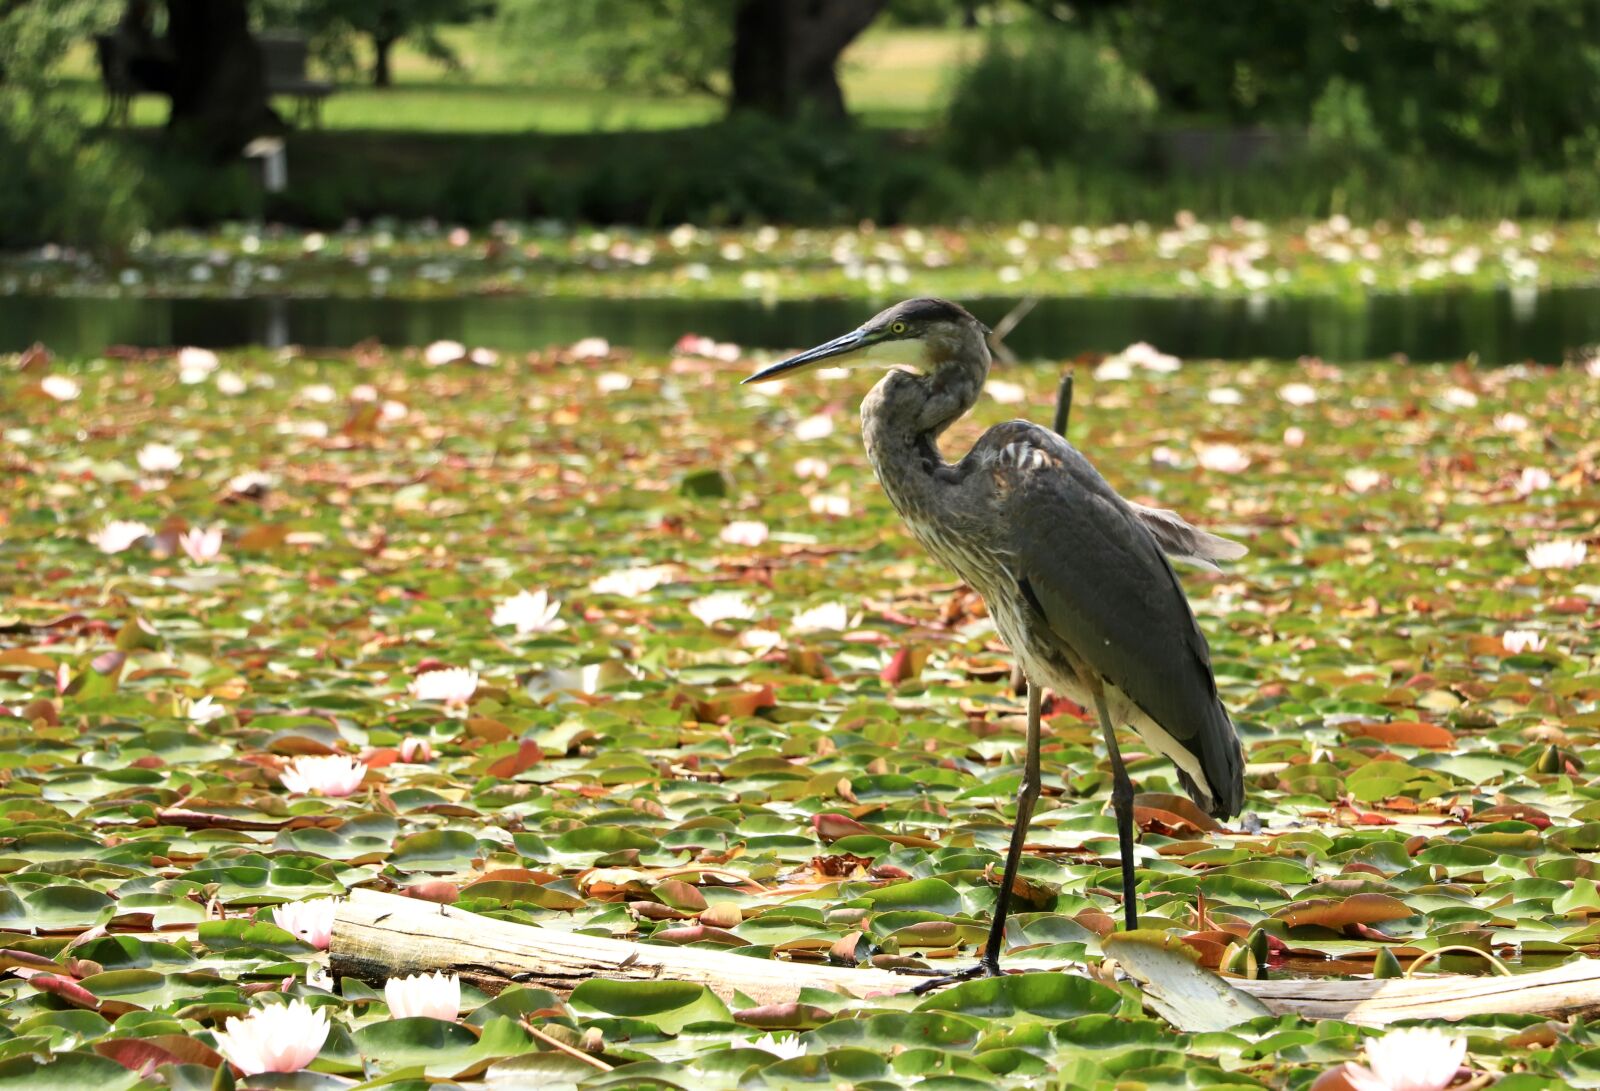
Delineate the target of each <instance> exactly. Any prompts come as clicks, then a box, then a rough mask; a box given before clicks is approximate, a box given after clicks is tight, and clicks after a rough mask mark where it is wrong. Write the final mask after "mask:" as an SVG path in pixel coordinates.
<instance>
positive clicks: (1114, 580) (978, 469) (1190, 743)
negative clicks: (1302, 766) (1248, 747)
mask: <svg viewBox="0 0 1600 1091" xmlns="http://www.w3.org/2000/svg"><path fill="white" fill-rule="evenodd" d="M925 383H926V380H925V379H924V378H922V377H919V376H916V375H913V374H911V373H910V372H905V371H891V372H890V373H889V374H888V375H887V376H885V377H884V378H883V380H882V381H881V382H879V383H878V385H877V386H875V387H874V388H873V389H872V392H871V393H869V394H868V395H867V397H866V399H865V400H863V401H862V403H861V419H862V437H863V439H864V440H865V442H866V448H867V457H868V458H869V459H870V460H871V462H872V467H873V471H874V472H875V473H876V474H877V477H878V480H879V482H880V483H881V484H882V485H883V490H884V492H885V493H886V494H887V495H888V497H889V500H890V502H891V503H893V504H894V506H895V510H897V511H898V512H899V513H900V515H901V517H902V518H904V519H905V521H906V525H907V526H908V527H909V528H910V530H911V533H912V535H913V536H915V537H916V539H917V541H918V542H919V543H921V545H922V547H923V548H924V549H926V550H927V551H928V552H929V553H930V554H931V555H932V556H933V558H934V559H935V560H937V561H939V562H940V563H941V564H943V565H945V566H946V567H947V568H950V569H951V570H953V571H954V572H955V573H956V574H957V575H958V576H960V577H961V578H962V580H964V581H965V582H966V583H967V584H968V585H969V586H970V587H972V589H973V590H975V591H977V592H978V593H979V594H980V595H982V596H983V600H984V603H985V604H986V605H987V606H988V607H989V613H990V616H991V617H992V618H993V619H994V624H995V628H996V629H997V630H999V632H1000V636H1001V638H1002V639H1003V640H1004V641H1005V642H1006V646H1007V647H1008V648H1010V649H1011V652H1012V654H1013V655H1015V656H1016V657H1017V659H1018V661H1019V662H1020V663H1021V665H1022V670H1023V673H1024V674H1025V675H1026V676H1027V677H1028V678H1029V679H1030V680H1031V681H1032V682H1033V683H1034V684H1036V685H1042V686H1045V687H1046V688H1048V689H1050V690H1052V691H1054V692H1056V693H1058V694H1061V695H1062V696H1065V697H1067V698H1069V699H1071V700H1072V701H1074V702H1076V703H1077V704H1079V705H1080V706H1082V707H1084V708H1087V709H1093V708H1094V707H1095V699H1094V691H1095V687H1096V684H1097V683H1098V684H1099V685H1100V686H1101V687H1102V688H1103V691H1104V694H1105V698H1106V704H1107V707H1108V709H1109V710H1110V713H1111V717H1112V719H1113V721H1115V722H1116V723H1120V724H1126V725H1128V726H1129V727H1131V728H1133V730H1134V731H1135V732H1136V733H1137V734H1138V735H1139V737H1140V738H1142V739H1143V740H1144V741H1145V743H1146V744H1148V745H1149V746H1151V747H1152V748H1154V749H1155V750H1156V751H1157V752H1158V753H1160V754H1162V755H1163V756H1165V757H1166V758H1168V759H1169V760H1170V761H1172V763H1173V764H1174V765H1176V766H1177V767H1178V770H1179V774H1180V778H1181V780H1182V782H1183V784H1184V787H1185V788H1186V789H1188V791H1189V793H1190V795H1191V796H1193V797H1194V800H1195V802H1196V803H1198V804H1199V805H1200V806H1201V807H1202V808H1204V809H1205V810H1207V811H1208V812H1211V813H1213V814H1215V815H1217V816H1218V817H1224V818H1225V817H1230V816H1232V815H1234V814H1237V813H1238V812H1239V808H1240V806H1241V804H1242V802H1243V800H1242V794H1243V786H1242V782H1241V780H1240V777H1241V769H1242V762H1241V759H1240V756H1239V743H1238V739H1237V736H1236V735H1235V734H1234V730H1233V725H1232V723H1231V722H1230V721H1229V719H1228V716H1227V713H1226V712H1225V711H1224V710H1223V708H1222V705H1221V702H1220V701H1219V700H1218V699H1217V692H1216V686H1215V683H1214V682H1213V680H1212V674H1211V658H1210V651H1209V648H1208V647H1207V644H1206V640H1205V637H1204V636H1203V635H1202V634H1201V632H1200V629H1199V627H1198V626H1197V625H1196V623H1195V620H1194V614H1193V613H1192V612H1191V611H1190V609H1189V604H1188V601H1187V599H1185V598H1184V595H1183V590H1182V588H1181V587H1180V586H1179V584H1178V579H1177V576H1176V575H1175V574H1174V573H1173V571H1172V566H1171V565H1170V564H1169V563H1168V562H1167V560H1166V558H1165V556H1163V553H1162V548H1161V546H1160V545H1159V544H1158V542H1157V540H1156V538H1155V536H1154V534H1152V533H1151V531H1150V530H1149V529H1148V528H1147V527H1146V526H1145V524H1144V523H1143V522H1142V521H1141V519H1140V516H1139V512H1140V510H1141V509H1139V508H1136V507H1135V506H1134V505H1132V504H1129V503H1128V502H1127V501H1126V500H1124V499H1123V498H1122V497H1121V496H1119V495H1118V494H1117V493H1116V491H1115V490H1113V489H1112V488H1111V486H1110V485H1109V484H1107V483H1106V481H1105V479H1104V478H1103V477H1101V476H1100V474H1099V473H1098V472H1097V471H1096V470H1095V468H1094V467H1093V466H1092V465H1090V464H1089V461H1088V459H1086V458H1084V457H1083V455H1081V454H1080V453H1079V452H1078V451H1077V450H1076V449H1075V448H1073V446H1072V445H1071V444H1069V443H1068V442H1067V441H1066V440H1064V439H1062V438H1061V437H1060V436H1057V435H1055V434H1054V433H1052V432H1050V431H1049V430H1047V429H1045V428H1043V427H1041V426H1039V425H1037V424H1033V423H1032V422H1030V421H1020V420H1018V421H1007V422H1006V423H1004V424H998V425H996V426H994V427H993V428H991V429H989V430H988V431H987V432H985V433H984V434H983V437H982V438H981V439H979V440H978V442H977V443H976V444H975V445H974V446H973V448H972V450H971V451H969V452H968V453H967V455H966V457H964V458H962V459H961V460H960V461H959V462H955V463H951V462H947V461H945V459H944V457H943V456H942V454H941V453H940V450H939V447H938V444H937V436H938V432H939V431H942V426H936V427H935V428H931V429H928V430H926V431H923V432H921V433H920V434H919V433H915V432H911V431H908V430H907V429H906V428H905V427H903V426H901V425H899V424H898V423H896V422H900V421H906V420H912V419H917V418H918V417H920V414H916V413H914V412H912V411H911V410H912V409H913V406H915V405H917V404H919V403H926V402H927V401H929V400H930V399H929V392H928V391H927V390H926V389H925V388H924V384H925ZM979 386H980V387H981V377H980V382H979ZM974 400H975V399H974ZM896 403H899V404H896ZM968 408H970V405H962V406H961V407H960V409H959V411H958V412H956V413H955V415H954V416H952V417H951V418H950V420H949V421H945V422H944V423H945V424H948V423H950V422H952V421H954V420H955V419H956V418H957V417H959V416H961V415H962V414H964V413H965V412H966V410H967V409H968ZM919 423H920V420H919ZM1142 510H1144V511H1148V510H1149V509H1142ZM952 512H955V513H983V514H982V515H978V516H976V517H974V516H972V515H968V516H961V515H957V516H956V517H954V518H952V517H951V515H950V513H952ZM1201 559H1205V558H1204V556H1202V557H1201ZM1041 567H1046V568H1048V571H1046V572H1041V571H1040V569H1041ZM1063 572H1074V573H1077V574H1080V575H1081V580H1079V579H1073V580H1072V581H1071V582H1070V583H1066V584H1064V585H1063V586H1062V587H1061V589H1062V590H1063V591H1065V592H1066V593H1065V594H1064V595H1059V594H1058V595H1055V596H1054V597H1055V598H1057V599H1058V600H1059V601H1056V602H1052V601H1050V598H1051V597H1052V592H1053V591H1054V589H1055V588H1056V586H1057V585H1062V583H1063V581H1062V580H1061V576H1060V574H1061V573H1063ZM1102 604H1103V605H1102ZM1052 607H1055V609H1052ZM1061 628H1067V629H1069V630H1078V633H1074V632H1070V631H1069V632H1066V633H1063V632H1061V631H1059V630H1060V629H1061ZM1079 633H1081V638H1080V639H1073V637H1074V636H1076V635H1078V634H1079ZM1118 636H1121V637H1124V638H1125V639H1124V641H1123V642H1121V643H1118V642H1117V640H1116V637H1118ZM1130 648H1131V649H1133V654H1131V655H1130V654H1128V652H1129V650H1130ZM1155 664H1160V665H1161V667H1160V669H1159V672H1158V673H1159V676H1157V672H1152V671H1151V670H1150V669H1149V668H1150V667H1151V666H1152V665H1155ZM1208 767H1209V768H1210V769H1211V770H1213V771H1214V773H1213V775H1208V774H1207V768H1208ZM1214 781H1215V783H1214Z"/></svg>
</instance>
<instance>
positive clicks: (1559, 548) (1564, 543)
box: [1528, 538, 1589, 568]
mask: <svg viewBox="0 0 1600 1091" xmlns="http://www.w3.org/2000/svg"><path fill="white" fill-rule="evenodd" d="M1588 553H1589V546H1588V545H1587V543H1584V542H1579V541H1575V540H1573V539H1570V538H1558V539H1556V540H1555V541H1553V542H1540V543H1539V544H1538V545H1535V546H1530V547H1528V563H1529V564H1530V565H1532V566H1533V567H1534V568H1577V567H1578V566H1579V565H1580V564H1582V563H1583V559H1584V557H1586V556H1587V555H1588Z"/></svg>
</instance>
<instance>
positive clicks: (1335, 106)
mask: <svg viewBox="0 0 1600 1091" xmlns="http://www.w3.org/2000/svg"><path fill="white" fill-rule="evenodd" d="M1306 150H1307V151H1308V152H1309V153H1310V154H1311V155H1312V156H1313V157H1315V158H1317V159H1320V160H1322V161H1323V162H1326V163H1328V164H1330V165H1333V164H1338V163H1346V164H1371V163H1374V162H1376V160H1377V159H1378V158H1379V157H1380V156H1381V155H1382V154H1383V151H1384V147H1383V134H1382V133H1380V132H1379V130H1378V123H1377V120H1376V119H1375V118H1374V117H1373V116H1372V106H1371V105H1370V103H1369V102H1368V101H1367V93H1366V91H1365V90H1364V89H1363V88H1361V87H1359V86H1357V85H1355V84H1353V83H1350V82H1349V81H1348V80H1345V79H1344V78H1343V77H1340V76H1335V77H1334V78H1333V79H1331V80H1329V81H1328V86H1327V87H1325V88H1323V91H1322V94H1321V95H1320V96H1319V97H1318V98H1317V101H1316V102H1314V103H1312V106H1311V128H1310V131H1309V132H1308V134H1307V149H1306Z"/></svg>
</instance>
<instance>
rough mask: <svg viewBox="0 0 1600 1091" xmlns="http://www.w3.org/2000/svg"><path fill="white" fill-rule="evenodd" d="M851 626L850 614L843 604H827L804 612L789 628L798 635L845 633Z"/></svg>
mask: <svg viewBox="0 0 1600 1091" xmlns="http://www.w3.org/2000/svg"><path fill="white" fill-rule="evenodd" d="M849 625H850V612H849V611H848V610H846V609H845V608H844V603H842V602H827V603H823V604H822V605H821V606H813V607H811V609H809V610H802V611H800V612H799V613H798V614H796V615H795V616H794V620H793V621H792V622H790V623H789V628H791V629H793V630H794V631H795V632H797V633H820V632H843V631H844V630H845V629H847V628H848V627H849Z"/></svg>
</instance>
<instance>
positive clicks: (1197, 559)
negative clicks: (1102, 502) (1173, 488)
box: [1128, 501, 1250, 572]
mask: <svg viewBox="0 0 1600 1091" xmlns="http://www.w3.org/2000/svg"><path fill="white" fill-rule="evenodd" d="M1128 507H1129V508H1131V509H1132V510H1133V514H1134V515H1135V516H1136V517H1137V518H1138V520H1139V522H1141V523H1143V524H1144V528H1145V529H1146V530H1148V531H1149V532H1150V533H1151V534H1152V535H1154V536H1155V540H1156V544H1157V545H1159V546H1160V547H1161V552H1163V553H1165V554H1166V555H1167V556H1168V557H1169V558H1171V559H1172V560H1174V561H1188V562H1189V563H1190V564H1193V565H1195V566H1196V567H1197V568H1209V569H1211V570H1212V571H1213V572H1215V571H1217V565H1216V562H1217V561H1236V560H1238V559H1239V558H1240V557H1243V556H1244V555H1245V554H1246V553H1249V552H1250V550H1248V549H1247V548H1245V546H1244V545H1243V544H1241V543H1239V542H1235V541H1232V540H1230V539H1228V538H1219V537H1218V536H1217V535H1215V534H1211V533H1209V532H1207V531H1204V530H1201V529H1200V528H1199V527H1195V526H1190V525H1189V523H1188V522H1186V521H1185V520H1184V518H1183V516H1181V515H1179V514H1178V513H1177V512H1175V511H1168V510H1167V509H1166V508H1149V507H1146V506H1145V505H1143V504H1135V503H1133V502H1132V501H1129V502H1128Z"/></svg>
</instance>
